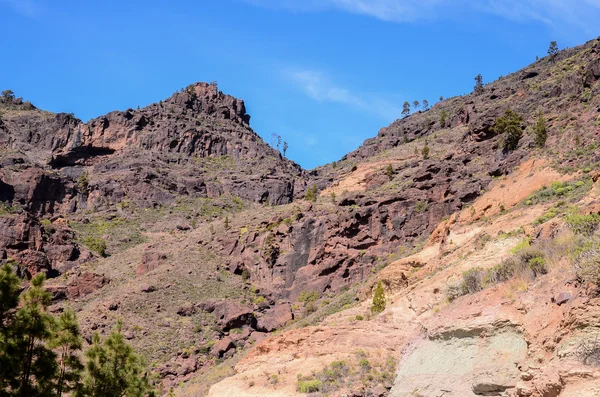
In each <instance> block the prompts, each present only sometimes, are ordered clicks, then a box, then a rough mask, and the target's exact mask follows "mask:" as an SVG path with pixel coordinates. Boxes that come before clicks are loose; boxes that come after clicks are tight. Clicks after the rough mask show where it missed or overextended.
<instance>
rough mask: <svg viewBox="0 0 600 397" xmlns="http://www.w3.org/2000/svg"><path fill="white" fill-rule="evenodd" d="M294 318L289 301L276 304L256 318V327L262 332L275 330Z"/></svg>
mask: <svg viewBox="0 0 600 397" xmlns="http://www.w3.org/2000/svg"><path fill="white" fill-rule="evenodd" d="M293 319H294V315H293V313H292V309H291V306H290V305H289V304H288V303H285V304H281V305H276V306H275V307H274V308H272V309H269V310H267V311H266V312H265V313H264V314H263V315H262V316H261V317H259V318H258V319H257V320H256V329H257V330H258V331H261V332H273V331H275V330H276V329H279V328H281V327H283V326H284V325H285V324H287V323H288V322H289V321H292V320H293Z"/></svg>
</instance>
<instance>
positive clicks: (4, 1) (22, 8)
mask: <svg viewBox="0 0 600 397" xmlns="http://www.w3.org/2000/svg"><path fill="white" fill-rule="evenodd" d="M2 6H5V7H8V8H11V9H12V10H13V11H15V12H17V13H19V14H21V15H23V16H26V17H30V18H32V17H35V16H37V15H38V13H39V7H38V6H37V4H35V3H34V2H33V1H32V0H0V7H2Z"/></svg>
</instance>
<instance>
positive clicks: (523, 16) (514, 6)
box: [245, 0, 600, 33]
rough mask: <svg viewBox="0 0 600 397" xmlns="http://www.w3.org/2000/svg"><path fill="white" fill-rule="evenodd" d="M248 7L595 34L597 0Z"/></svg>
mask: <svg viewBox="0 0 600 397" xmlns="http://www.w3.org/2000/svg"><path fill="white" fill-rule="evenodd" d="M245 1H246V2H248V3H251V4H254V5H257V6H262V7H269V8H283V9H288V10H293V11H298V12H319V11H326V10H340V11H344V12H348V13H352V14H360V15H367V16H370V17H374V18H377V19H380V20H383V21H390V22H414V21H418V20H423V19H444V18H447V17H449V16H452V15H459V16H460V15H462V14H463V13H464V12H479V13H485V14H492V15H497V16H500V17H503V18H507V19H511V20H515V21H521V22H523V21H531V20H533V21H537V22H542V23H545V24H548V25H552V26H556V25H559V24H564V23H567V24H569V25H571V26H573V27H576V28H580V29H582V30H584V31H587V32H590V33H591V32H593V31H594V30H596V33H597V28H596V27H597V20H598V18H600V0H318V1H317V0H245Z"/></svg>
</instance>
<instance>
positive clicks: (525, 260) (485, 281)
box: [446, 239, 548, 301]
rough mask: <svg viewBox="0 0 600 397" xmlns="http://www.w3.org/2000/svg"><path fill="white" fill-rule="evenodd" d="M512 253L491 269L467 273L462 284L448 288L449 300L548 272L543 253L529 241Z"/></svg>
mask: <svg viewBox="0 0 600 397" xmlns="http://www.w3.org/2000/svg"><path fill="white" fill-rule="evenodd" d="M511 252H512V253H513V256H512V257H510V258H507V259H505V260H503V261H502V262H500V263H499V264H498V265H496V266H493V267H492V268H490V269H487V270H486V269H483V268H481V267H475V268H472V269H469V270H467V271H465V272H464V273H463V276H462V281H461V282H460V283H458V284H456V283H455V284H449V285H448V286H447V289H446V296H447V298H448V300H450V301H452V300H454V299H456V298H458V297H459V296H462V295H467V294H473V293H476V292H479V291H481V290H483V289H484V288H486V287H487V286H491V285H495V284H499V283H503V282H506V281H509V280H511V279H513V278H514V277H516V276H523V277H528V278H531V279H535V278H536V277H539V276H541V275H544V274H546V273H547V272H548V269H547V264H546V259H545V258H544V255H543V253H542V252H541V251H540V250H538V249H537V248H534V247H531V246H530V243H529V240H528V239H524V240H523V241H522V242H521V243H520V244H518V245H517V246H516V247H515V248H514V249H513V250H512V251H511Z"/></svg>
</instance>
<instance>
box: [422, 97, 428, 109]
mask: <svg viewBox="0 0 600 397" xmlns="http://www.w3.org/2000/svg"><path fill="white" fill-rule="evenodd" d="M423 110H429V102H428V101H427V99H423Z"/></svg>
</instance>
